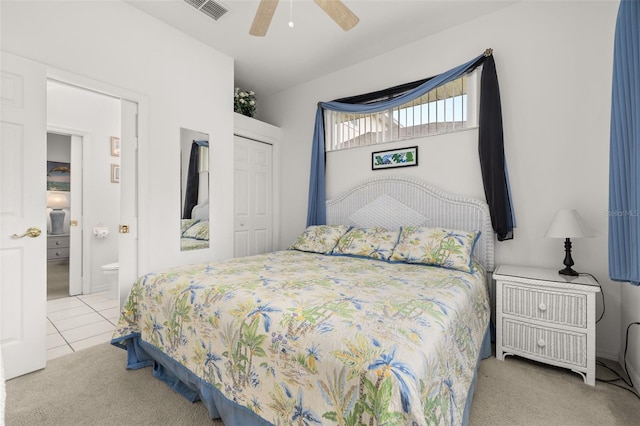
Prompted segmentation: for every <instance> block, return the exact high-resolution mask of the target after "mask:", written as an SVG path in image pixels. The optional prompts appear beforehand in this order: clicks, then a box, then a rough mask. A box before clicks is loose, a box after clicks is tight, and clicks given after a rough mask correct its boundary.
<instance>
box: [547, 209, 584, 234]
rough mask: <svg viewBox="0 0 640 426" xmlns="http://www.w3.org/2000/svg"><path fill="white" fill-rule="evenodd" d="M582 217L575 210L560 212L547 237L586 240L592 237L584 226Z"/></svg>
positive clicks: (556, 215)
mask: <svg viewBox="0 0 640 426" xmlns="http://www.w3.org/2000/svg"><path fill="white" fill-rule="evenodd" d="M583 223H584V222H583V220H582V217H580V215H579V214H578V212H577V211H575V210H573V209H568V210H558V211H557V212H556V214H555V216H553V220H552V221H551V224H550V225H549V228H547V232H546V233H545V237H549V238H586V237H591V235H590V234H589V232H588V231H587V230H586V228H585V226H584V225H583Z"/></svg>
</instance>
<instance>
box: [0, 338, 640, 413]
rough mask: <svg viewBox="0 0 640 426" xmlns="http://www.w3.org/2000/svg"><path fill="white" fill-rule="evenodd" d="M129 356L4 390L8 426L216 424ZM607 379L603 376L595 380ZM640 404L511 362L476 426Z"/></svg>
mask: <svg viewBox="0 0 640 426" xmlns="http://www.w3.org/2000/svg"><path fill="white" fill-rule="evenodd" d="M125 362H126V352H125V351H124V350H122V349H119V348H116V347H114V346H111V345H109V344H103V345H99V346H95V347H92V348H88V349H84V350H82V351H79V352H76V353H73V354H71V355H67V356H64V357H61V358H58V359H54V360H52V361H50V362H49V363H48V366H47V368H46V369H44V370H41V371H37V372H34V373H31V374H28V375H25V376H22V377H18V378H16V379H13V380H9V381H8V382H7V383H6V391H7V400H6V424H7V426H14V425H15V426H19V425H30V426H32V425H116V424H118V425H214V426H221V425H222V422H220V421H215V420H210V419H209V416H208V413H207V410H206V409H205V408H204V406H203V405H202V403H200V402H198V403H195V404H192V403H190V402H188V401H187V400H185V399H184V398H183V397H182V396H180V395H178V394H177V393H175V392H174V391H172V390H171V389H169V387H167V386H166V385H165V384H164V383H163V382H161V381H159V380H157V379H155V378H154V377H153V375H152V371H151V368H144V369H141V370H126V369H125ZM600 376H603V378H605V377H604V376H606V373H605V370H602V371H600V370H599V371H598V377H600ZM638 419H640V400H639V399H637V398H636V397H635V396H634V395H632V394H631V393H629V392H627V391H624V390H622V389H618V388H616V387H613V386H611V385H607V384H604V383H596V386H595V387H591V386H587V385H585V384H584V383H583V381H582V378H581V377H580V376H578V375H577V374H575V373H571V372H570V371H568V370H564V369H558V368H554V367H549V366H546V365H543V364H538V363H533V362H529V361H527V360H524V359H521V358H514V357H508V358H507V359H506V360H505V361H498V360H496V359H495V358H493V357H491V358H488V359H486V360H483V361H482V362H481V364H480V369H479V374H478V384H477V389H476V393H475V396H474V400H473V406H472V410H471V417H470V424H471V426H489V425H490V426H500V425H509V426H517V425H523V426H537V425H545V426H553V425H562V426H572V425H576V426H577V425H580V426H585V425H599V426H603V425H636V424H640V421H639V420H638Z"/></svg>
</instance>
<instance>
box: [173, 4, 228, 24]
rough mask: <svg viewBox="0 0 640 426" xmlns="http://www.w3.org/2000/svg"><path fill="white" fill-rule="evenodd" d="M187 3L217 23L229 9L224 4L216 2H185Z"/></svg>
mask: <svg viewBox="0 0 640 426" xmlns="http://www.w3.org/2000/svg"><path fill="white" fill-rule="evenodd" d="M184 1H185V2H186V3H188V4H190V5H191V6H193V7H195V8H196V9H198V10H199V11H200V12H202V13H204V14H205V15H207V16H208V17H210V18H213V19H214V20H215V21H217V20H218V19H220V18H221V17H222V15H224V14H225V13H227V12H228V11H229V9H227V8H226V7H224V6H223V5H222V4H220V3H218V2H215V1H213V0H184Z"/></svg>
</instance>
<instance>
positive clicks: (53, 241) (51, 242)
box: [47, 235, 69, 249]
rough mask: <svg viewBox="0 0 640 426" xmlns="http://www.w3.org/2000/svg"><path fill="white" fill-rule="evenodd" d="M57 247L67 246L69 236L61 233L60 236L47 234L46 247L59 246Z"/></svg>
mask: <svg viewBox="0 0 640 426" xmlns="http://www.w3.org/2000/svg"><path fill="white" fill-rule="evenodd" d="M59 247H69V236H68V235H63V236H60V237H57V236H52V235H49V236H47V248H48V249H53V248H59Z"/></svg>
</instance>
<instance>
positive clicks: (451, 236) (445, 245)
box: [389, 226, 480, 272]
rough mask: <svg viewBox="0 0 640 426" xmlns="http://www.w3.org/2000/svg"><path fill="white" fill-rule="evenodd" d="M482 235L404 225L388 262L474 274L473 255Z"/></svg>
mask: <svg viewBox="0 0 640 426" xmlns="http://www.w3.org/2000/svg"><path fill="white" fill-rule="evenodd" d="M479 236H480V232H479V231H473V232H467V231H460V230H457V229H441V228H427V227H422V226H403V227H402V228H401V230H400V238H399V239H398V244H396V247H395V248H394V249H393V254H392V255H391V258H390V259H389V260H391V261H397V262H406V263H422V264H425V265H433V266H441V267H443V268H448V269H455V270H458V271H463V272H472V268H471V265H472V263H471V262H472V259H471V256H472V254H473V249H474V247H475V245H476V241H477V240H478V237H479Z"/></svg>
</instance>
